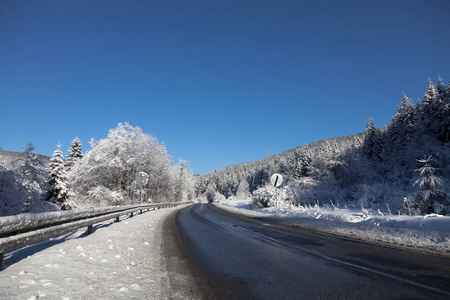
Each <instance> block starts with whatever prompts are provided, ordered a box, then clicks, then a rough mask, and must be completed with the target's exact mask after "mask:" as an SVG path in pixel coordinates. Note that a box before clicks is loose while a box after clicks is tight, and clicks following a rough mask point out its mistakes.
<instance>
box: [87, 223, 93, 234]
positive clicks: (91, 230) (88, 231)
mask: <svg viewBox="0 0 450 300" xmlns="http://www.w3.org/2000/svg"><path fill="white" fill-rule="evenodd" d="M92 232H94V227H93V226H92V225H88V229H87V234H91V233H92Z"/></svg>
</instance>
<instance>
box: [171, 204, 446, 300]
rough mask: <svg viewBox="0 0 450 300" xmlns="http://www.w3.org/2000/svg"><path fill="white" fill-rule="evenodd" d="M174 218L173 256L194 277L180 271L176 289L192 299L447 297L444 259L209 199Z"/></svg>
mask: <svg viewBox="0 0 450 300" xmlns="http://www.w3.org/2000/svg"><path fill="white" fill-rule="evenodd" d="M172 217H173V219H172V220H171V221H170V222H171V224H172V229H173V230H174V231H176V235H177V250H173V251H176V253H175V254H174V253H172V258H174V259H175V258H176V259H178V258H179V257H181V256H182V257H183V261H184V267H187V268H189V269H190V270H191V272H192V274H191V275H192V276H193V277H194V278H195V280H193V281H192V280H191V281H189V280H188V279H187V278H189V276H188V275H185V276H184V275H183V276H182V277H183V278H185V279H186V281H185V283H184V286H183V284H181V285H180V288H186V287H187V286H191V292H190V293H191V294H190V296H192V297H193V298H204V299H212V298H216V299H362V298H368V299H411V298H414V299H450V259H448V258H444V257H438V256H430V255H424V254H419V253H413V252H407V251H403V250H398V249H390V248H385V247H380V246H375V245H370V244H365V243H362V242H358V241H353V240H347V239H343V238H339V237H334V236H329V235H323V234H319V233H314V232H310V231H306V230H302V229H298V228H294V227H289V226H283V225H279V224H275V223H271V222H267V221H264V220H258V219H253V218H247V217H243V216H239V215H236V214H232V213H229V212H226V211H223V210H221V209H219V208H217V207H216V206H214V205H211V204H197V205H193V206H190V207H187V208H184V209H182V210H180V211H179V212H178V213H177V214H173V216H172ZM168 222H169V221H168ZM172 246H173V245H172ZM172 248H174V247H172ZM180 249H181V250H180ZM169 255H170V254H169ZM169 261H173V259H169ZM169 264H170V263H169ZM174 265H176V263H174ZM173 268H174V267H173ZM175 273H176V272H175ZM188 281H189V282H188ZM194 281H195V282H194ZM194 285H197V288H194V287H193V286H194ZM194 291H195V292H194Z"/></svg>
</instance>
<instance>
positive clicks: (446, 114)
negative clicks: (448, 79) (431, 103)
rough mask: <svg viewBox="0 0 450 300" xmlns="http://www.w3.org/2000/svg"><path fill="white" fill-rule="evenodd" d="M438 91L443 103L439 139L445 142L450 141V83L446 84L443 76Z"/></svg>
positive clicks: (439, 79)
mask: <svg viewBox="0 0 450 300" xmlns="http://www.w3.org/2000/svg"><path fill="white" fill-rule="evenodd" d="M436 89H437V92H438V95H439V100H440V105H441V115H442V124H441V128H440V132H439V133H438V139H439V140H440V141H441V142H443V143H446V142H450V83H449V85H448V86H445V85H444V82H443V80H442V78H441V76H439V77H438V85H437V88H436Z"/></svg>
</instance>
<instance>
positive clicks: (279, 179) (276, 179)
mask: <svg viewBox="0 0 450 300" xmlns="http://www.w3.org/2000/svg"><path fill="white" fill-rule="evenodd" d="M270 183H272V185H273V186H274V187H275V216H277V215H278V187H279V186H281V184H282V183H283V176H281V175H280V174H278V173H275V174H273V175H272V177H270Z"/></svg>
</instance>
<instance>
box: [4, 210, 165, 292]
mask: <svg viewBox="0 0 450 300" xmlns="http://www.w3.org/2000/svg"><path fill="white" fill-rule="evenodd" d="M171 212H173V209H160V210H156V211H150V212H145V213H143V214H140V215H135V216H134V217H132V218H128V217H124V218H122V219H121V221H120V222H119V223H115V222H105V223H101V224H97V225H96V226H95V232H94V233H93V234H91V235H88V236H85V235H84V233H85V231H86V229H81V230H78V231H76V232H73V233H70V234H68V235H64V236H61V237H58V238H56V239H52V240H50V241H45V242H41V243H38V244H34V245H30V246H27V247H23V248H21V249H17V250H14V251H11V252H8V253H6V254H5V265H6V266H7V268H6V269H5V270H3V271H1V272H0V298H1V299H38V298H39V299H41V298H44V297H45V298H48V299H161V298H167V296H168V295H167V294H166V293H167V292H166V291H164V289H167V286H168V284H167V282H168V280H169V279H168V275H167V273H165V271H164V260H162V248H161V244H162V243H161V238H162V229H161V228H162V224H163V221H164V219H165V218H166V216H167V215H169V214H170V213H171Z"/></svg>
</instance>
